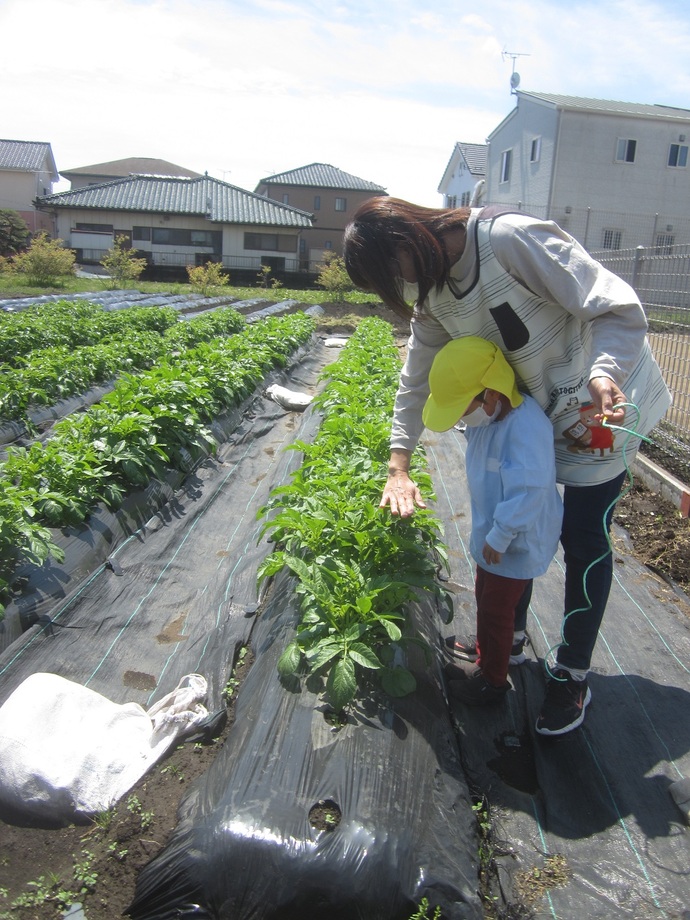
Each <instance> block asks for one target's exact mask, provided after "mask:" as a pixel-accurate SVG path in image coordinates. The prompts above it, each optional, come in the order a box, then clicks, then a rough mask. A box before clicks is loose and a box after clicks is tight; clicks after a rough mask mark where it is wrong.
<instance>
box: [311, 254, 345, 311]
mask: <svg viewBox="0 0 690 920" xmlns="http://www.w3.org/2000/svg"><path fill="white" fill-rule="evenodd" d="M316 283H317V284H318V285H320V286H321V287H322V288H325V289H326V290H327V291H330V293H331V294H333V295H334V297H335V300H336V302H337V301H341V300H344V299H345V293H346V291H352V290H353V289H354V285H353V284H352V281H351V280H350V276H349V275H348V273H347V269H346V268H345V260H344V259H343V258H342V257H341V256H337V255H336V254H335V253H334V252H328V251H326V252H324V254H323V268H322V269H321V271H320V272H319V277H318V278H317V279H316Z"/></svg>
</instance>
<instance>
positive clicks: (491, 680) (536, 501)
mask: <svg viewBox="0 0 690 920" xmlns="http://www.w3.org/2000/svg"><path fill="white" fill-rule="evenodd" d="M429 387H430V390H431V395H430V396H429V398H428V399H427V401H426V405H425V406H424V411H423V414H422V418H423V421H424V424H425V425H426V427H427V428H429V429H431V430H432V431H446V430H448V429H449V428H452V427H453V426H454V425H455V424H456V423H457V422H458V420H459V419H460V420H461V421H462V422H464V423H465V425H466V426H467V427H466V430H465V436H466V438H467V452H466V457H465V465H466V471H467V482H468V485H469V491H470V503H471V507H472V533H471V537H470V552H471V554H472V557H473V558H474V560H475V562H476V563H477V573H476V582H475V596H476V600H477V651H478V655H479V657H478V659H477V665H478V667H477V669H476V672H475V673H474V675H473V676H471V677H469V679H465V680H453V681H451V682H450V691H451V693H452V695H453V696H454V697H456V698H457V699H459V700H461V701H463V702H465V703H468V704H470V705H479V706H481V705H484V704H488V703H497V702H500V701H501V700H502V699H503V698H504V697H505V694H506V693H507V691H508V690H509V689H510V684H509V683H508V679H507V678H508V665H509V660H510V655H511V649H512V645H513V628H514V621H515V607H516V605H517V604H518V602H519V601H520V599H521V597H522V596H523V593H524V592H525V590H526V589H527V588H528V586H529V584H530V581H531V579H532V578H535V577H536V576H537V575H541V574H543V573H544V572H545V571H546V569H547V568H548V566H549V563H550V562H551V560H552V558H553V556H554V553H555V552H556V548H557V546H558V540H559V537H560V533H561V522H562V517H563V505H562V502H561V497H560V495H559V493H558V490H557V488H556V463H555V454H554V445H553V428H552V426H551V423H550V422H549V420H548V418H547V417H546V415H545V414H544V412H543V411H542V409H541V408H540V406H539V405H538V403H536V402H535V400H533V399H532V398H531V397H530V396H527V395H525V394H523V393H520V392H519V391H518V389H517V384H516V381H515V374H514V373H513V370H512V368H511V367H510V365H509V364H508V362H507V361H506V359H505V358H504V356H503V354H502V353H501V350H500V349H499V348H498V347H497V346H496V345H494V344H493V342H489V341H487V340H486V339H482V338H478V337H476V336H464V337H462V338H459V339H453V340H452V341H451V342H449V343H448V344H447V345H445V346H444V347H443V348H442V349H441V350H440V351H439V353H438V354H437V355H436V357H435V359H434V362H433V365H432V367H431V371H430V373H429Z"/></svg>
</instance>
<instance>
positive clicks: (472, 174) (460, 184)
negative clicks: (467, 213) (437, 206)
mask: <svg viewBox="0 0 690 920" xmlns="http://www.w3.org/2000/svg"><path fill="white" fill-rule="evenodd" d="M488 150H489V148H488V146H487V145H486V144H466V143H462V142H461V141H458V142H457V144H456V145H455V147H453V152H452V154H451V156H450V160H449V161H448V165H447V166H446V169H445V172H444V173H443V178H442V179H441V181H440V183H439V186H438V192H439V193H440V194H441V195H443V207H444V208H466V207H469V205H470V204H472V205H476V204H478V203H479V202H480V201H481V200H482V195H483V194H484V186H485V181H484V180H485V176H486V158H487V153H488Z"/></svg>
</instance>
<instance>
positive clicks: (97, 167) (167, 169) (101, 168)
mask: <svg viewBox="0 0 690 920" xmlns="http://www.w3.org/2000/svg"><path fill="white" fill-rule="evenodd" d="M60 175H61V176H62V177H63V178H64V179H68V180H69V182H70V183H71V191H75V190H76V189H78V188H84V186H86V185H100V184H101V183H102V182H108V181H110V179H122V178H124V177H125V176H144V175H146V176H186V177H187V178H188V179H198V178H199V177H200V175H201V173H197V172H192V170H190V169H185V168H184V167H183V166H177V165H176V164H175V163H169V162H168V161H167V160H157V159H155V158H154V157H126V158H125V159H124V160H110V161H109V162H108V163H95V164H94V165H92V166H78V167H76V168H75V169H63V170H60Z"/></svg>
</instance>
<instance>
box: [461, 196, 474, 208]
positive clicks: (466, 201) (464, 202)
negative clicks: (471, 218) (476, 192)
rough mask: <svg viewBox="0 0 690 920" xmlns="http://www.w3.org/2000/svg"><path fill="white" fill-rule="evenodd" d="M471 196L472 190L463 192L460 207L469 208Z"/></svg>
mask: <svg viewBox="0 0 690 920" xmlns="http://www.w3.org/2000/svg"><path fill="white" fill-rule="evenodd" d="M471 198H472V193H471V192H463V193H462V195H461V197H460V207H461V208H469V206H470V200H471Z"/></svg>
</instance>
